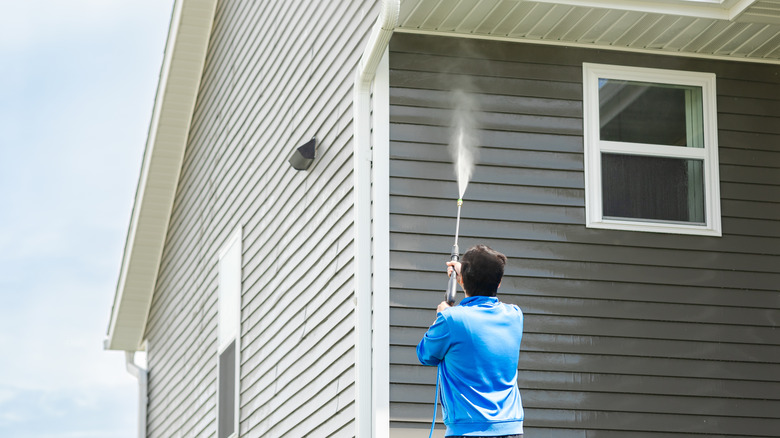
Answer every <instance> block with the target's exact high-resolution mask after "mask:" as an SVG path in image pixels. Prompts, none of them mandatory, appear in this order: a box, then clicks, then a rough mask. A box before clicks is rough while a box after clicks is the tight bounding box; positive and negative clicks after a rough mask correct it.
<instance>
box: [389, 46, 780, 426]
mask: <svg viewBox="0 0 780 438" xmlns="http://www.w3.org/2000/svg"><path fill="white" fill-rule="evenodd" d="M458 55H460V57H458ZM583 62H594V63H603V64H621V65H631V66H644V67H653V68H668V69H678V70H695V71H703V72H713V73H715V74H716V75H717V91H718V98H717V104H718V111H719V114H718V124H719V134H718V135H719V145H720V150H719V155H720V178H721V209H722V218H723V237H721V238H715V237H701V236H683V235H665V234H657V233H641V232H625V231H610V230H596V229H587V228H585V225H584V224H585V196H584V177H583V140H582V103H581V100H582V70H581V65H582V63H583ZM390 68H391V72H390V78H391V79H390V81H391V128H390V136H391V163H390V169H391V181H390V190H391V199H390V205H391V217H390V227H391V277H390V286H391V306H392V307H391V341H390V342H391V368H390V376H391V419H392V422H393V423H392V425H393V427H397V428H416V429H421V430H422V429H425V428H427V427H429V425H430V420H431V415H432V401H433V395H434V387H433V383H434V382H435V369H434V368H428V367H422V366H420V365H418V362H417V358H416V355H415V350H414V347H415V345H416V343H417V342H418V341H419V339H420V337H421V336H422V334H423V333H424V331H425V329H426V328H427V326H428V325H429V324H430V323H431V322H432V321H433V318H434V313H435V311H434V309H435V307H436V304H437V303H438V302H440V301H441V299H442V296H443V289H444V287H445V283H446V277H445V276H444V274H443V273H442V272H443V264H444V262H445V261H446V259H447V258H448V253H449V250H450V247H451V245H452V241H453V235H454V230H455V220H454V216H455V213H456V205H455V198H457V187H456V184H455V182H454V174H453V170H452V165H451V163H450V161H449V156H448V154H447V148H446V143H447V142H448V139H449V133H448V131H447V125H448V123H449V117H450V112H449V107H450V104H449V101H448V99H449V96H448V93H449V90H450V89H451V88H452V87H453V85H454V84H459V85H461V86H465V87H466V88H469V89H470V90H471V91H474V92H476V93H478V97H479V102H480V105H481V110H482V111H481V112H480V115H479V119H480V120H479V122H480V123H481V126H482V130H481V132H480V134H481V142H480V143H481V144H482V145H483V147H482V149H481V157H480V164H479V165H478V166H477V168H476V171H475V173H474V176H473V178H472V182H471V183H470V185H469V186H468V190H467V192H466V196H465V197H464V201H465V202H464V205H463V212H462V214H463V219H462V221H461V240H460V247H461V249H462V250H465V249H466V248H468V247H469V246H470V245H472V244H475V243H478V242H485V243H487V244H489V245H491V246H493V247H494V248H496V249H498V250H501V251H503V252H504V253H506V254H507V256H509V258H510V260H509V265H508V268H507V272H506V277H505V280H504V283H503V285H502V287H501V289H500V290H499V295H500V296H501V297H502V299H503V300H504V301H507V302H512V303H516V304H519V305H520V306H521V307H522V308H523V310H524V312H525V314H526V329H525V336H524V339H523V347H522V352H521V356H520V370H521V373H520V386H521V388H522V395H523V401H524V405H525V408H526V434H527V436H531V437H532V436H544V437H585V436H588V437H617V436H632V437H655V436H681V437H682V436H693V435H699V436H765V437H766V436H777V431H778V430H780V359H779V358H780V332H779V331H778V328H777V327H778V325H780V287H779V286H778V285H780V69H779V68H778V67H777V66H770V65H758V64H743V63H738V62H722V61H714V60H704V59H688V58H681V57H658V56H650V55H644V54H632V53H621V52H615V51H597V50H586V49H573V48H563V47H552V46H542V45H532V44H516V43H504V42H492V41H476V40H472V41H464V40H459V39H455V38H443V37H432V36H415V35H409V34H397V35H395V36H394V37H393V40H392V41H391V57H390ZM460 298H462V294H460V295H459V299H460ZM439 418H441V417H439ZM410 436H411V435H410ZM421 436H423V435H421ZM425 436H427V433H426V434H425Z"/></svg>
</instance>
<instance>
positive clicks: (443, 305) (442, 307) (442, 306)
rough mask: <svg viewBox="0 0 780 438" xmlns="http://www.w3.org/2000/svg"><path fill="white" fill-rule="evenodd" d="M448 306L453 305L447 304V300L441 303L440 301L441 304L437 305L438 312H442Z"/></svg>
mask: <svg viewBox="0 0 780 438" xmlns="http://www.w3.org/2000/svg"><path fill="white" fill-rule="evenodd" d="M448 307H452V306H450V305H449V304H447V302H446V301H442V302H441V303H439V306H438V307H436V313H441V312H442V311H443V310H444V309H446V308H448Z"/></svg>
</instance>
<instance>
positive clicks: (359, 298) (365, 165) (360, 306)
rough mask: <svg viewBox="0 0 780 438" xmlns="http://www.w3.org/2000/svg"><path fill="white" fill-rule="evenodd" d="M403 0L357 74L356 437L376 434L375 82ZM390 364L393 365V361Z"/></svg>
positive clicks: (391, 0) (387, 10)
mask: <svg viewBox="0 0 780 438" xmlns="http://www.w3.org/2000/svg"><path fill="white" fill-rule="evenodd" d="M400 8H401V6H400V0H383V1H382V3H381V6H380V11H379V17H378V18H377V20H376V23H374V26H373V28H372V29H371V34H370V35H369V38H368V43H367V45H366V48H365V50H364V51H363V55H362V56H361V58H360V62H359V63H358V66H357V71H356V74H355V86H354V89H353V93H354V94H353V101H352V111H353V119H354V121H353V123H354V125H355V132H354V138H353V141H354V143H353V144H354V146H353V148H354V149H353V152H352V160H353V166H354V167H353V169H354V170H353V172H354V180H353V181H354V188H353V190H354V196H355V201H354V202H355V207H354V209H355V210H354V211H355V217H354V221H355V228H354V230H355V231H354V232H355V299H356V303H355V388H356V390H355V391H356V392H355V407H356V408H355V435H356V436H359V437H372V436H375V427H374V425H373V418H374V416H373V412H372V405H373V398H372V375H371V362H372V351H371V350H372V333H371V329H372V327H371V326H372V324H371V323H372V318H371V313H372V296H371V291H372V287H371V286H372V284H371V268H372V262H371V83H372V81H373V79H374V76H375V74H376V70H377V66H378V65H379V61H380V60H381V59H382V56H383V55H384V53H385V49H386V48H387V46H388V44H389V43H390V37H391V36H392V35H393V30H394V29H395V27H396V26H397V25H398V14H399V11H400ZM388 365H389V364H388Z"/></svg>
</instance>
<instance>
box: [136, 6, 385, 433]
mask: <svg viewBox="0 0 780 438" xmlns="http://www.w3.org/2000/svg"><path fill="white" fill-rule="evenodd" d="M374 3H375V2H374V1H364V2H339V3H332V2H315V3H307V2H288V1H281V0H279V1H266V2H254V1H237V0H230V1H222V2H220V3H219V5H218V9H217V13H216V17H215V23H214V30H213V33H212V36H211V42H210V47H209V53H208V57H207V62H206V67H205V70H204V76H203V82H202V86H201V90H200V94H199V96H198V101H197V106H196V110H195V114H194V120H193V125H192V129H191V132H190V138H189V142H188V147H187V151H186V155H185V159H184V164H183V168H182V172H181V177H180V181H179V187H178V192H177V195H176V202H175V205H174V209H173V213H172V220H171V225H170V229H169V231H168V236H167V240H166V245H165V250H164V255H163V262H162V266H161V271H160V276H159V279H158V283H157V289H156V291H155V296H154V301H153V303H152V308H151V313H150V318H149V324H148V329H147V339H148V342H149V348H148V351H149V358H148V359H149V369H150V373H149V409H148V423H149V425H148V436H149V437H171V436H198V437H200V436H215V434H216V382H217V331H216V328H217V320H218V318H217V285H218V278H217V275H218V274H217V273H218V268H217V261H218V252H219V250H220V249H221V248H222V247H223V245H224V244H225V242H226V239H227V238H228V237H229V236H230V234H231V233H232V232H233V230H235V229H236V227H237V226H238V225H239V224H240V225H243V239H242V249H243V255H242V310H241V334H242V340H241V353H240V363H241V371H240V379H241V385H240V404H239V406H240V434H241V436H242V437H260V436H353V435H354V415H355V414H354V412H355V409H354V370H353V366H354V333H353V331H354V323H353V320H354V316H353V310H354V304H353V300H352V298H353V295H354V293H353V285H352V277H353V273H352V272H353V268H352V266H353V264H352V257H353V249H352V234H353V233H352V177H351V172H352V170H351V156H352V130H353V128H352V121H351V119H352V83H353V78H354V76H353V75H354V70H355V67H356V65H357V61H358V59H359V57H360V54H361V53H362V49H363V45H364V41H365V38H366V36H367V33H368V30H369V28H370V26H371V24H372V23H373V21H374V19H375V17H376V13H377V11H376V10H375V5H374ZM314 136H316V137H317V139H318V143H319V144H318V150H317V156H318V158H317V160H316V161H315V162H314V164H313V165H312V167H311V168H310V169H309V170H308V171H307V172H296V171H294V170H293V169H292V168H291V167H290V165H289V163H288V162H287V159H288V158H289V156H290V154H291V153H292V151H293V149H294V148H295V147H297V146H298V145H300V144H302V143H304V142H306V141H308V140H309V139H311V138H312V137H314Z"/></svg>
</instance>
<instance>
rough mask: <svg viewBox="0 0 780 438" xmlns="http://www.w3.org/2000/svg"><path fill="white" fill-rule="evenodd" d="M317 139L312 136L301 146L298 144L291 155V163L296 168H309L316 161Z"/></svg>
mask: <svg viewBox="0 0 780 438" xmlns="http://www.w3.org/2000/svg"><path fill="white" fill-rule="evenodd" d="M316 143H317V139H316V138H312V139H311V140H309V141H307V142H306V143H304V144H303V145H301V146H298V147H297V148H296V149H295V151H294V152H293V154H292V156H291V157H290V159H289V160H287V161H289V162H290V165H291V166H292V167H293V169H295V170H307V169H308V168H309V166H311V163H312V162H313V161H314V152H315V150H316Z"/></svg>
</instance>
